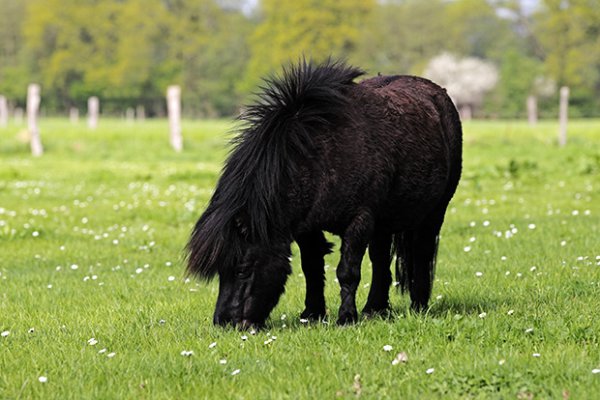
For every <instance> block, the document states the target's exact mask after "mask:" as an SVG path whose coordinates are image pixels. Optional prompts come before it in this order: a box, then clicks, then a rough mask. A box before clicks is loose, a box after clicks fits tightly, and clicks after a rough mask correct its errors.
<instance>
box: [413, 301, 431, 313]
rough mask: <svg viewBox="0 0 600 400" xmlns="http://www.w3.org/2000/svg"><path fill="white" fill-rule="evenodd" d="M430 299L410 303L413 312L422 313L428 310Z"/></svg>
mask: <svg viewBox="0 0 600 400" xmlns="http://www.w3.org/2000/svg"><path fill="white" fill-rule="evenodd" d="M428 303H429V302H428V301H425V302H423V301H413V302H411V303H410V308H411V310H412V311H413V312H415V313H417V314H422V313H424V312H425V311H427V305H428Z"/></svg>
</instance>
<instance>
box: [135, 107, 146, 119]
mask: <svg viewBox="0 0 600 400" xmlns="http://www.w3.org/2000/svg"><path fill="white" fill-rule="evenodd" d="M135 115H136V118H137V120H138V121H144V120H146V109H145V108H144V106H142V105H139V106H137V107H136V109H135Z"/></svg>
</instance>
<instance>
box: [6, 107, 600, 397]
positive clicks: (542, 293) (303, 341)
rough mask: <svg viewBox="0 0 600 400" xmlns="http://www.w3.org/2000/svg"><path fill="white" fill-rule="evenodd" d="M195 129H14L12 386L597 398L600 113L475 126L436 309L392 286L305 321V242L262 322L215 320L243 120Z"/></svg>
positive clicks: (45, 393) (175, 392)
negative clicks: (227, 184) (219, 237)
mask: <svg viewBox="0 0 600 400" xmlns="http://www.w3.org/2000/svg"><path fill="white" fill-rule="evenodd" d="M183 128H184V135H185V150H184V152H183V153H182V154H176V153H174V152H172V151H171V150H170V148H169V147H168V142H167V140H166V139H167V137H166V131H167V124H166V122H165V121H148V122H145V123H137V124H127V123H125V122H122V121H117V120H103V121H101V124H100V127H99V129H98V130H97V131H89V130H88V129H87V128H86V127H85V125H84V124H83V123H82V124H80V125H71V124H69V123H68V122H67V121H66V120H52V119H50V120H43V121H42V122H41V132H42V138H43V142H44V145H45V150H46V154H45V155H44V156H43V157H41V158H38V159H34V158H32V157H31V156H30V154H29V152H28V148H27V146H26V145H25V144H24V143H23V142H22V141H21V139H20V135H19V131H20V130H21V129H22V127H15V126H9V128H6V129H2V128H0V332H2V334H1V336H0V399H17V398H23V399H26V398H39V399H51V398H59V399H68V398H74V399H81V398H101V399H113V398H114V399H116V398H136V399H137V398H149V399H175V398H177V399H180V398H194V399H199V398H219V399H221V398H232V399H238V398H240V399H242V398H248V399H250V398H252V399H277V398H307V399H313V398H319V399H334V398H355V397H359V396H360V397H363V398H374V399H380V398H403V399H412V398H414V399H423V398H443V399H452V398H461V399H464V398H502V399H507V398H508V399H510V398H517V399H531V398H554V399H556V398H572V399H592V398H597V397H596V396H597V395H598V393H600V370H599V369H600V349H599V342H600V318H599V310H600V121H574V122H572V123H571V124H570V132H569V134H570V138H569V140H570V141H569V144H568V146H567V147H566V148H563V149H560V148H558V147H557V146H556V143H555V142H556V140H555V137H556V132H557V126H556V125H555V124H553V123H540V124H539V125H538V126H537V127H534V128H531V127H528V126H527V125H526V124H525V123H521V122H472V123H468V124H465V127H464V129H465V143H464V150H465V151H464V173H463V179H462V181H461V184H460V187H459V189H458V192H457V194H456V196H455V199H454V200H453V202H452V204H451V207H450V210H449V213H448V214H447V217H446V222H445V225H444V228H443V231H442V235H443V236H442V239H441V245H440V251H439V255H438V267H437V275H436V282H435V285H434V291H433V296H432V301H431V307H430V309H429V310H428V312H427V313H426V314H425V315H414V314H412V313H410V312H409V311H408V305H409V301H408V299H407V298H406V297H405V296H400V295H399V294H397V295H396V294H393V295H392V302H393V307H394V310H395V314H396V315H395V316H394V317H393V318H392V319H389V320H385V319H371V320H361V322H360V323H358V324H357V325H355V326H351V327H345V328H339V327H337V326H335V324H333V323H332V324H325V323H322V324H311V325H304V324H302V323H300V322H299V313H300V312H301V311H302V306H303V295H304V288H303V284H304V280H303V278H302V276H301V270H300V266H299V257H294V260H293V269H294V272H293V274H292V276H291V278H290V280H289V281H288V284H287V291H286V294H285V295H284V296H283V298H282V300H281V302H280V303H279V305H278V306H277V308H276V309H275V310H274V312H273V313H272V314H271V319H270V321H269V325H268V329H267V330H265V331H260V332H258V333H257V334H255V335H251V334H250V333H247V332H246V333H244V332H239V331H236V330H233V329H225V330H224V329H221V328H215V327H213V326H212V323H211V319H212V312H213V309H214V302H215V300H216V295H217V284H216V282H213V283H211V284H208V285H206V284H199V283H198V282H195V281H189V280H185V277H184V271H183V270H184V267H183V263H182V249H183V247H184V245H185V243H186V240H187V236H188V234H189V231H190V229H191V227H192V224H193V223H194V222H195V221H196V219H197V218H198V217H199V215H200V213H201V212H202V210H203V208H204V207H205V205H206V202H207V200H208V199H209V196H210V194H211V190H212V188H213V186H214V183H215V180H216V178H217V174H218V172H219V170H220V167H221V163H222V161H223V159H224V157H225V155H226V148H225V143H226V140H227V138H226V135H225V132H226V131H227V130H228V129H230V128H231V125H230V124H229V123H227V122H223V121H204V122H191V121H188V122H185V123H184V127H183ZM294 254H295V255H297V249H294ZM337 257H338V255H337V253H336V254H333V255H331V256H330V257H329V258H328V259H327V263H328V264H329V265H331V267H330V268H328V270H327V278H328V284H327V300H328V302H329V304H328V306H329V313H330V315H331V320H332V321H333V320H334V319H335V315H336V313H337V307H338V305H339V299H338V291H339V288H338V285H337V284H336V283H335V282H334V279H335V265H336V262H337ZM363 267H364V268H363V280H362V281H361V286H360V289H359V306H360V307H361V306H362V304H364V301H365V300H366V294H367V292H368V284H369V282H370V271H369V264H368V260H367V259H365V261H364V265H363ZM243 335H246V336H247V337H245V336H243ZM384 346H386V347H385V349H384ZM387 346H391V349H390V348H389V347H387ZM386 350H389V351H386ZM401 353H404V355H403V357H405V358H406V359H407V361H404V360H403V361H400V362H393V361H394V359H396V358H402V357H397V355H398V354H401Z"/></svg>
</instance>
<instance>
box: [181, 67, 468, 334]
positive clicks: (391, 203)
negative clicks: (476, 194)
mask: <svg viewBox="0 0 600 400" xmlns="http://www.w3.org/2000/svg"><path fill="white" fill-rule="evenodd" d="M361 75H363V71H361V70H360V69H357V68H354V67H350V66H348V65H346V64H344V63H342V62H334V61H328V62H325V63H323V64H319V65H315V64H313V63H311V62H305V61H301V62H300V63H299V64H298V65H294V66H292V67H290V68H288V69H286V70H284V74H283V76H282V77H281V78H273V79H270V80H267V81H266V85H265V87H264V88H263V93H262V95H261V96H260V98H259V101H258V102H257V104H255V105H253V106H251V107H249V108H248V110H247V112H246V113H245V114H244V115H243V116H242V120H243V121H245V125H244V127H243V129H242V130H241V131H240V134H239V135H238V136H237V138H236V139H235V140H234V147H233V150H232V152H231V154H230V156H229V158H228V160H227V162H226V164H225V167H224V169H223V171H222V174H221V177H220V179H219V182H218V184H217V187H216V190H215V193H214V195H213V197H212V199H211V201H210V203H209V205H208V207H207V209H206V211H205V212H204V214H203V215H202V216H201V217H200V219H199V221H198V222H197V224H196V226H195V228H194V230H193V232H192V236H191V238H190V241H189V243H188V251H189V258H188V271H189V272H190V273H193V274H196V275H198V276H200V277H202V278H205V279H210V278H212V277H213V276H215V275H216V274H217V273H218V274H219V279H220V288H219V297H218V300H217V306H216V310H215V315H214V322H215V323H217V324H227V323H233V324H236V325H243V326H247V325H261V324H263V323H264V321H265V320H266V318H267V317H268V315H269V313H270V312H271V310H272V309H273V308H274V307H275V305H276V304H277V302H278V300H279V297H280V295H281V293H283V290H284V285H285V282H286V278H287V276H288V274H289V273H290V272H291V269H290V265H289V261H288V257H289V255H290V244H291V242H292V241H296V242H297V243H298V245H299V248H300V252H301V262H302V269H303V272H304V275H305V277H306V289H307V293H306V302H305V303H306V308H305V310H304V311H303V313H302V317H304V318H322V317H324V316H325V312H326V308H325V298H324V295H323V287H324V271H323V256H324V255H325V254H327V253H328V252H330V251H331V245H330V244H329V243H327V241H326V240H325V238H324V235H323V233H322V232H323V231H328V232H331V233H333V234H336V235H339V236H340V237H341V239H342V246H341V259H340V263H339V265H338V267H337V277H338V280H339V283H340V286H341V300H342V302H341V306H340V310H339V316H338V322H339V323H342V324H343V323H348V322H353V321H356V319H357V311H356V305H355V294H356V289H357V286H358V284H359V281H360V266H361V261H362V258H363V255H364V253H365V251H366V249H367V247H368V248H369V256H370V258H371V261H372V264H373V283H372V285H371V289H370V293H369V297H368V300H367V304H366V306H365V308H364V309H363V312H365V313H380V312H384V311H386V310H387V309H388V307H389V301H388V300H389V297H388V296H389V287H390V284H391V282H392V278H391V272H390V262H391V259H392V255H394V254H395V255H397V263H396V271H397V279H398V280H399V282H400V284H401V287H402V288H403V289H404V290H408V291H409V292H410V297H411V301H412V306H413V308H415V309H423V308H425V307H427V304H428V300H429V297H430V293H431V287H432V282H433V275H434V267H435V257H436V252H437V246H438V235H439V231H440V227H441V225H442V222H443V220H444V214H445V211H446V207H447V205H448V203H449V201H450V199H451V198H452V196H453V194H454V191H455V189H456V187H457V184H458V181H459V179H460V173H461V157H462V156H461V154H462V130H461V124H460V120H459V117H458V113H457V112H456V108H455V107H454V105H453V103H452V101H451V100H450V98H449V97H448V95H447V94H446V91H445V90H444V89H442V88H440V87H439V86H437V85H436V84H434V83H432V82H431V81H428V80H426V79H423V78H418V77H412V76H379V77H375V78H371V79H367V80H363V81H362V82H360V83H358V84H357V83H355V82H354V80H355V79H356V78H358V77H359V76H361Z"/></svg>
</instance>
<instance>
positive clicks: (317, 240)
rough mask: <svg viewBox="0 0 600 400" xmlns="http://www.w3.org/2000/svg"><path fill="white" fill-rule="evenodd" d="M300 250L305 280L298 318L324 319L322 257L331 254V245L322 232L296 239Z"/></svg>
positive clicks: (323, 264)
mask: <svg viewBox="0 0 600 400" xmlns="http://www.w3.org/2000/svg"><path fill="white" fill-rule="evenodd" d="M296 243H298V247H299V248H300V259H301V263H302V272H303V273H304V278H305V279H306V298H305V300H304V305H305V308H304V311H302V314H300V318H306V319H312V320H318V319H323V318H325V310H326V309H325V293H324V290H325V261H324V259H323V257H324V256H325V255H326V254H329V253H331V243H329V242H327V240H326V239H325V236H324V235H323V232H321V231H316V232H310V233H305V234H302V235H300V236H298V237H297V238H296Z"/></svg>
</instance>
